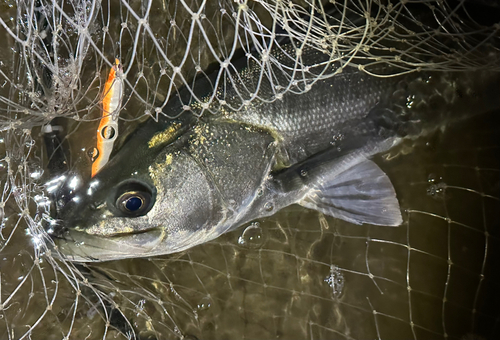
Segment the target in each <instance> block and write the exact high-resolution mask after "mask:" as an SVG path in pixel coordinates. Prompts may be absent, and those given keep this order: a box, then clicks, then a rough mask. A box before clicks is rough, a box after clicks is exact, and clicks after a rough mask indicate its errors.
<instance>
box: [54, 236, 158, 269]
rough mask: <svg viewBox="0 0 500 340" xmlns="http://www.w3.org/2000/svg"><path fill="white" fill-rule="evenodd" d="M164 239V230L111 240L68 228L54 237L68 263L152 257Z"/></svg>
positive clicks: (58, 248) (112, 238) (117, 237)
mask: <svg viewBox="0 0 500 340" xmlns="http://www.w3.org/2000/svg"><path fill="white" fill-rule="evenodd" d="M165 238H166V232H165V231H164V230H163V229H162V228H154V229H150V230H147V231H146V232H142V233H133V234H125V235H119V236H111V237H104V236H101V235H92V234H88V233H86V232H84V231H78V230H75V229H67V230H66V231H65V232H64V233H63V234H61V235H59V236H57V237H54V243H55V245H56V247H57V250H58V251H59V253H60V254H61V255H62V257H64V258H65V259H67V260H69V261H72V262H104V261H111V260H118V259H126V258H135V257H147V256H150V253H151V251H152V250H153V249H154V248H156V247H157V246H158V245H159V244H160V243H161V242H162V241H163V240H164V239H165Z"/></svg>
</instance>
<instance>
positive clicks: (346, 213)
mask: <svg viewBox="0 0 500 340" xmlns="http://www.w3.org/2000/svg"><path fill="white" fill-rule="evenodd" d="M289 55H291V54H290V53H284V52H283V53H277V54H276V55H274V56H272V58H275V59H274V60H275V61H279V63H271V66H269V67H270V69H271V70H273V74H274V76H273V77H270V78H262V77H259V74H262V73H261V70H262V66H261V65H259V64H258V63H257V62H254V63H253V64H252V62H250V61H249V60H248V59H246V58H244V61H243V62H236V63H234V65H239V68H238V78H231V79H232V80H233V81H231V82H229V81H228V82H225V83H230V84H231V85H230V86H227V88H224V89H218V90H219V91H222V92H224V93H225V102H223V103H222V104H221V103H220V101H214V102H213V103H214V104H213V105H214V107H213V111H214V112H215V113H213V114H212V113H209V112H205V113H204V114H202V113H203V110H204V109H206V108H207V105H204V103H207V102H208V100H207V98H210V96H211V95H212V94H213V88H212V84H213V79H214V78H208V79H204V80H203V79H202V80H200V81H197V85H196V88H197V91H198V93H202V94H204V95H205V97H204V96H203V95H197V96H196V97H195V96H193V95H192V92H191V91H190V90H188V89H185V90H183V91H180V92H179V93H178V94H177V95H176V96H173V97H172V98H171V99H170V100H169V103H168V105H167V106H166V107H165V109H164V110H165V112H167V113H169V115H171V116H177V118H175V119H164V120H163V121H159V122H157V121H154V120H150V121H148V122H146V123H144V125H142V126H141V127H139V128H138V129H137V131H136V132H135V133H134V134H132V135H131V136H130V137H129V138H128V139H127V140H126V141H125V142H124V143H123V146H121V147H120V148H119V150H118V151H116V152H115V153H114V155H112V157H111V158H110V160H109V162H108V163H107V164H106V165H105V166H104V167H103V168H102V169H100V171H99V172H98V173H96V174H95V176H93V177H92V179H91V180H89V181H88V182H87V183H85V184H84V185H82V186H81V187H80V188H78V189H77V190H74V192H73V193H72V199H71V200H69V202H68V203H67V204H66V205H65V206H64V207H63V208H62V209H61V210H60V211H59V212H58V216H56V218H57V219H58V221H59V223H60V224H61V225H62V226H63V227H62V228H60V229H59V231H58V233H57V235H53V237H54V240H55V243H56V245H57V248H58V250H59V251H60V252H61V253H62V254H63V255H64V256H65V257H66V258H67V259H68V260H71V261H79V262H90V261H109V260H117V259H124V258H136V257H150V256H158V255H165V254H171V253H176V252H181V251H184V250H187V249H189V248H191V247H194V246H196V245H198V244H202V243H205V242H208V241H210V240H213V239H215V238H217V237H218V236H220V235H222V234H224V233H227V232H229V231H232V230H235V229H236V228H238V227H240V226H242V225H245V224H247V223H249V222H251V221H254V220H256V219H261V218H264V217H268V216H271V215H273V214H274V213H276V212H277V211H280V210H281V209H283V208H285V207H288V206H290V205H293V204H299V205H302V206H304V207H306V208H309V209H313V210H316V211H318V212H319V213H322V214H325V215H329V216H333V217H335V218H338V219H341V220H344V221H347V222H350V223H352V224H354V225H360V224H371V225H381V226H388V227H397V226H399V225H401V224H402V223H403V217H402V214H401V209H400V205H399V202H398V199H397V194H396V191H395V189H394V187H393V185H392V184H391V180H390V179H389V178H388V176H387V175H386V174H385V173H384V171H382V170H381V168H380V167H379V166H378V165H377V164H376V163H375V162H374V161H373V160H372V157H373V156H374V155H377V154H380V153H383V152H385V151H387V150H390V149H391V148H392V147H393V146H395V145H397V144H398V143H400V142H401V141H402V140H403V139H405V138H413V137H412V136H417V135H421V134H422V133H423V131H425V130H426V129H428V128H436V127H437V126H439V124H438V123H439V122H440V121H443V119H444V118H445V117H441V116H440V117H438V116H439V115H447V114H448V115H449V114H450V112H451V111H454V110H456V108H457V106H460V105H463V103H462V101H461V100H462V97H464V96H463V95H462V94H461V93H460V89H459V86H457V85H456V84H455V83H453V81H452V79H454V78H453V75H450V74H447V73H440V74H438V75H432V76H429V75H426V74H423V73H412V74H407V75H401V76H394V77H374V76H371V75H369V74H367V73H366V72H363V71H362V70H360V67H351V66H349V65H347V66H344V65H333V66H331V67H334V68H335V69H336V70H337V71H336V72H332V73H335V74H334V76H332V77H321V74H323V71H324V67H325V66H324V62H325V60H326V61H327V60H328V58H329V56H325V55H324V54H323V53H322V52H320V51H316V50H313V49H311V50H310V51H304V52H303V54H302V56H301V57H302V58H303V59H302V60H307V62H308V64H310V65H313V64H314V65H323V66H321V69H313V68H311V69H308V72H310V74H312V75H313V76H314V77H311V79H312V78H315V79H318V80H317V81H316V82H315V83H313V84H311V83H310V82H307V80H306V77H304V78H303V81H298V82H296V83H295V84H294V85H293V86H294V87H293V88H290V89H289V91H288V92H284V93H276V92H275V89H276V88H279V86H277V85H280V84H286V83H287V82H288V80H289V79H290V76H291V74H290V73H287V72H286V71H284V70H285V69H286V68H284V67H282V66H280V68H279V69H278V68H277V66H273V65H286V63H287V62H288V63H291V64H293V63H294V62H295V60H291V59H287V58H289V57H288V56H289ZM272 58H271V60H272ZM292 66H293V65H292ZM327 67H330V66H327ZM290 69H293V68H292V67H290ZM392 71H394V70H392ZM392 71H391V70H388V71H387V72H388V73H389V72H392ZM226 76H227V75H226ZM234 79H236V80H234ZM238 79H239V80H238ZM266 79H267V80H266ZM462 79H463V78H462ZM465 79H469V78H465ZM257 80H258V81H257ZM450 84H452V85H453V86H450ZM485 88H487V86H486V85H485ZM257 90H258V91H259V94H260V95H261V96H260V98H259V99H256V100H253V101H251V102H250V101H247V100H245V99H244V98H245V96H246V95H248V96H250V95H251V93H253V92H255V91H257ZM245 91H246V92H245ZM297 91H301V92H304V93H303V94H300V95H297V94H294V92H297ZM446 91H448V92H446ZM266 96H267V97H266ZM436 96H437V97H436ZM496 97H497V96H493V98H496ZM195 98H199V99H195ZM242 98H243V99H242ZM436 98H438V99H439V101H438V102H439V103H441V102H444V104H443V103H441V104H436V101H435V99H436ZM268 99H274V100H268ZM476 99H477V98H476ZM495 100H496V102H495V103H494V104H495V105H498V103H497V102H498V99H497V98H496V99H494V101H495ZM186 101H188V103H189V105H188V108H186V104H185V103H186ZM417 104H418V105H420V106H421V108H416V107H415V106H418V105H417ZM238 105H240V106H241V109H239V110H237V109H234V108H235V107H238ZM433 106H436V107H437V108H436V110H433V109H432V108H433ZM444 107H448V108H449V109H448V110H444V109H443V108H444ZM180 112H183V113H182V114H178V113H180ZM436 112H440V113H439V114H437V113H436ZM452 113H453V112H452Z"/></svg>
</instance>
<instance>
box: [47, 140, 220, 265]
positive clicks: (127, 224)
mask: <svg viewBox="0 0 500 340" xmlns="http://www.w3.org/2000/svg"><path fill="white" fill-rule="evenodd" d="M118 156H120V155H117V157H113V159H112V160H110V162H109V163H108V164H106V166H104V168H103V169H101V171H100V172H99V173H98V174H97V175H96V176H95V177H93V178H92V179H91V180H90V181H89V182H88V183H86V184H85V185H84V186H83V187H81V188H79V189H78V191H76V192H75V193H74V195H73V196H72V199H71V200H70V201H69V202H68V203H67V204H66V205H65V206H64V207H63V208H62V209H61V211H60V213H59V214H58V219H59V221H60V222H61V224H62V228H61V229H62V230H61V231H60V232H59V233H58V235H55V237H54V240H55V243H56V245H57V246H58V248H59V250H60V251H61V253H62V254H64V255H65V256H66V257H67V258H68V259H70V260H74V261H82V262H84V261H107V260H116V259H123V258H131V257H145V256H154V255H162V254H169V253H174V252H178V251H182V250H184V249H187V248H190V247H192V246H194V245H196V244H200V243H203V242H206V241H208V240H210V239H213V238H215V237H216V236H218V234H217V233H216V232H215V231H214V228H213V226H214V225H215V224H216V220H217V219H220V216H221V213H220V211H217V209H216V208H215V207H216V206H218V205H217V204H216V201H217V200H218V197H216V190H213V187H212V184H211V182H210V180H209V179H208V175H207V173H206V171H204V169H203V167H202V166H201V165H200V164H198V162H197V161H196V160H195V159H194V158H193V157H192V156H191V155H190V154H189V153H188V152H186V151H183V150H182V148H176V147H172V146H170V147H165V148H164V149H162V150H161V151H160V152H158V153H157V154H156V155H155V156H154V157H150V158H148V157H147V156H144V157H140V159H142V160H143V161H142V162H137V161H135V160H134V159H130V161H129V162H124V159H123V158H122V157H118ZM119 158H121V160H120V159H119ZM132 158H133V157H132Z"/></svg>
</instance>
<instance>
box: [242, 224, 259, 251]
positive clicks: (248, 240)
mask: <svg viewBox="0 0 500 340" xmlns="http://www.w3.org/2000/svg"><path fill="white" fill-rule="evenodd" d="M264 238H265V237H264V232H263V230H262V228H261V227H260V223H259V222H253V223H251V224H250V225H249V226H248V227H246V228H245V230H244V231H243V233H242V234H241V236H240V237H239V238H238V244H239V245H241V246H244V247H247V248H250V249H256V248H260V247H262V245H263V244H264V242H265V240H264Z"/></svg>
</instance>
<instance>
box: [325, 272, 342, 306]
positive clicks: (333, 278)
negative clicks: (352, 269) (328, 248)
mask: <svg viewBox="0 0 500 340" xmlns="http://www.w3.org/2000/svg"><path fill="white" fill-rule="evenodd" d="M324 281H325V282H326V283H327V284H328V285H329V286H330V288H331V289H332V296H333V297H334V298H339V297H340V296H341V295H342V292H343V290H344V284H345V278H344V274H342V271H341V270H340V269H339V268H338V267H337V266H335V265H332V266H330V275H328V276H327V277H326V278H325V279H324Z"/></svg>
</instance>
